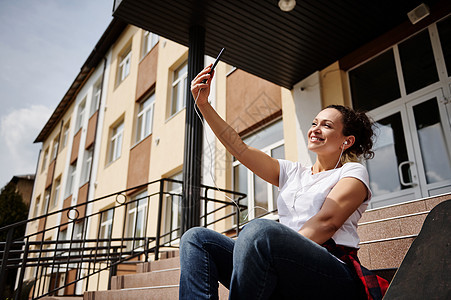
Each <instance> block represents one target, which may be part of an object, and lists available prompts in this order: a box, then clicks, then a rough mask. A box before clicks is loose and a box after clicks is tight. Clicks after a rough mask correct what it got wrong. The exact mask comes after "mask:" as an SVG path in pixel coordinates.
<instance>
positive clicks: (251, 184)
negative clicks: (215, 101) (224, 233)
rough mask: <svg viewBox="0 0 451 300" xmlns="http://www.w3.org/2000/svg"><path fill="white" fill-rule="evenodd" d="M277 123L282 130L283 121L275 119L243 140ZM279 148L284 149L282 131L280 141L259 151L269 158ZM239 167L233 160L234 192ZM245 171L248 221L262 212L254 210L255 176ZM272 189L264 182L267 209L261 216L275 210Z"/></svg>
mask: <svg viewBox="0 0 451 300" xmlns="http://www.w3.org/2000/svg"><path fill="white" fill-rule="evenodd" d="M277 122H282V129H283V119H276V120H274V121H273V122H271V123H268V124H265V125H264V126H262V127H260V128H259V129H257V130H256V131H254V132H253V133H251V134H249V135H247V136H246V138H245V139H251V138H252V137H253V136H254V135H258V134H259V132H260V131H261V130H264V129H266V128H268V127H270V126H272V125H275V124H276V123H277ZM280 146H283V147H284V148H285V138H284V135H283V131H282V133H281V139H278V140H276V141H275V142H273V143H271V144H269V145H266V146H264V147H263V148H261V149H259V150H260V151H262V152H264V153H266V154H268V155H269V156H271V152H272V150H274V149H277V148H278V147H280ZM284 157H285V155H284ZM239 166H244V165H243V164H242V163H241V162H240V161H238V160H237V159H235V158H234V160H233V162H232V172H231V174H232V186H233V189H234V190H236V188H235V186H234V182H235V175H234V174H235V168H239ZM245 170H246V182H247V191H245V193H246V194H247V201H248V213H247V214H248V220H252V219H255V218H259V217H260V215H261V214H260V212H261V211H262V209H258V210H256V209H255V208H257V206H256V203H255V190H256V189H255V185H256V182H255V176H256V175H255V174H254V173H253V172H252V171H251V170H249V169H247V168H245ZM273 188H274V187H273V185H272V184H270V183H268V182H266V195H267V206H268V209H267V211H266V212H263V214H265V213H267V212H271V211H273V210H276V209H277V198H276V199H274V194H273ZM256 212H258V213H259V214H256ZM256 215H257V216H256ZM243 217H244V216H243ZM264 218H270V219H277V218H278V216H277V213H271V214H269V215H266V216H264Z"/></svg>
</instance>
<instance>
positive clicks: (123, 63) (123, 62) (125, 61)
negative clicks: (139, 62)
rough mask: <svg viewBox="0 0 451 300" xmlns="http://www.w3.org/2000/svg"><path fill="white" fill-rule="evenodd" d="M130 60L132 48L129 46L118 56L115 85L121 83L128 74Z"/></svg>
mask: <svg viewBox="0 0 451 300" xmlns="http://www.w3.org/2000/svg"><path fill="white" fill-rule="evenodd" d="M131 60H132V49H131V46H129V47H128V48H127V49H126V50H125V51H124V52H122V54H121V55H120V56H119V64H118V66H117V85H119V84H121V83H122V82H123V81H124V80H125V79H126V78H127V77H128V75H129V74H130V69H131Z"/></svg>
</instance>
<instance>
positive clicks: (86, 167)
mask: <svg viewBox="0 0 451 300" xmlns="http://www.w3.org/2000/svg"><path fill="white" fill-rule="evenodd" d="M93 156H94V147H93V146H91V147H89V148H88V149H86V150H85V151H84V155H83V165H82V170H81V178H80V186H82V185H84V184H85V183H87V182H89V179H90V177H91V168H92V160H93Z"/></svg>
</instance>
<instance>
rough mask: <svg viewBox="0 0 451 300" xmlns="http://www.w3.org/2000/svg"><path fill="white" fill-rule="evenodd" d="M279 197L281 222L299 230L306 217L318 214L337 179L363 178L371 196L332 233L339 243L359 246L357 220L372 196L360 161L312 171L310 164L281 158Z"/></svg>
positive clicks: (366, 173) (365, 171)
mask: <svg viewBox="0 0 451 300" xmlns="http://www.w3.org/2000/svg"><path fill="white" fill-rule="evenodd" d="M279 166H280V174H279V191H280V193H279V197H278V198H277V208H278V211H279V218H280V223H282V224H284V225H286V226H288V227H290V228H292V229H293V230H296V231H299V229H301V227H302V226H303V225H304V223H305V222H307V220H309V219H310V218H311V217H313V216H314V215H316V214H317V213H318V212H319V210H320V209H321V207H322V205H323V203H324V200H325V199H326V197H327V195H328V194H329V192H330V191H331V190H332V188H333V187H334V186H335V184H337V182H338V181H339V180H340V179H342V178H345V177H353V178H357V179H359V180H360V181H362V182H363V183H364V184H365V185H366V187H367V188H368V198H367V199H366V200H365V201H364V202H363V203H362V204H361V205H360V207H359V208H358V209H357V210H356V211H355V212H354V213H353V214H352V215H351V216H350V217H349V218H348V219H347V220H346V221H345V222H344V224H343V226H341V227H340V229H338V230H337V232H336V233H335V234H334V236H333V237H332V238H333V239H334V241H335V243H337V244H338V245H343V246H348V247H353V248H358V245H359V242H360V239H359V236H358V235H357V222H358V221H359V219H360V218H361V216H362V214H363V212H364V211H365V209H366V208H367V206H368V202H369V201H370V199H371V191H370V188H369V177H368V172H367V170H366V169H365V167H364V166H362V165H361V164H359V163H352V162H350V163H346V164H344V165H343V166H342V167H340V168H337V169H333V170H328V171H323V172H319V173H317V174H312V169H311V167H304V166H302V165H301V163H299V162H291V161H287V160H282V159H281V160H279Z"/></svg>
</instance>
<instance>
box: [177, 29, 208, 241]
mask: <svg viewBox="0 0 451 300" xmlns="http://www.w3.org/2000/svg"><path fill="white" fill-rule="evenodd" d="M204 49H205V29H204V28H203V27H202V26H193V27H191V28H190V32H189V50H188V80H187V89H186V93H187V98H186V99H187V103H186V120H185V152H184V162H183V197H182V220H181V233H182V234H183V233H184V232H185V231H187V230H188V229H190V228H191V227H195V226H199V225H200V184H201V176H202V174H201V171H202V169H201V164H202V134H203V129H202V122H201V120H200V119H199V117H198V116H197V114H196V113H195V111H194V106H195V105H196V104H195V103H194V98H193V96H192V95H191V89H190V87H191V81H192V80H193V79H194V77H196V75H197V74H198V73H199V72H200V71H201V70H202V69H203V68H204V51H205V50H204Z"/></svg>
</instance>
